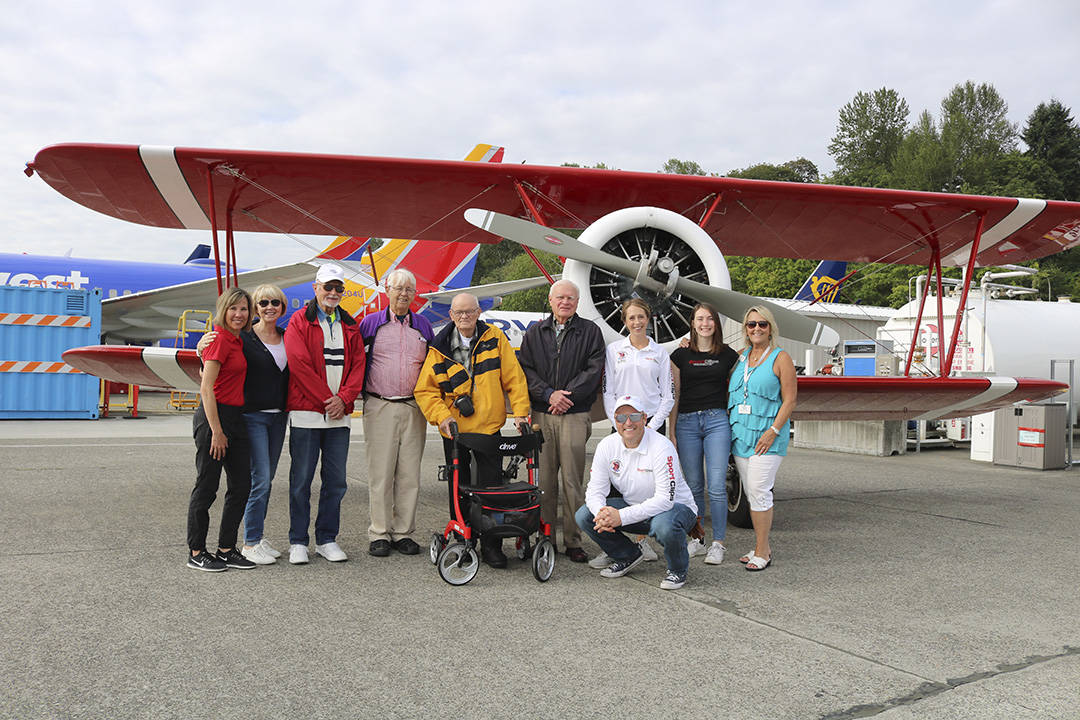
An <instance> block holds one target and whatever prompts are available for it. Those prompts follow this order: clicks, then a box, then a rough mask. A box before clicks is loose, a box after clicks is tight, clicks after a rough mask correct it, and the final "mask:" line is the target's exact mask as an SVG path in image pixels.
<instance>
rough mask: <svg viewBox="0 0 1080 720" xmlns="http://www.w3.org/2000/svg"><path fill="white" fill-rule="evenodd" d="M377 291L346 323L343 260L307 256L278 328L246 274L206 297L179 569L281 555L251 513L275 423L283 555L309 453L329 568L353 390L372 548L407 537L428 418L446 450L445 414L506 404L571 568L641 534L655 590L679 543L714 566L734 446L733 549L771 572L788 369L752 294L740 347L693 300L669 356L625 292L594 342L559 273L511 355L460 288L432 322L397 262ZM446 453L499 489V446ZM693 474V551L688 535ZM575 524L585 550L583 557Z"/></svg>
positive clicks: (302, 513)
mask: <svg viewBox="0 0 1080 720" xmlns="http://www.w3.org/2000/svg"><path fill="white" fill-rule="evenodd" d="M385 287H386V292H387V297H388V300H389V303H388V307H387V308H386V309H385V310H381V311H378V312H374V313H370V314H368V315H367V316H366V317H365V318H364V319H363V321H362V322H360V323H357V322H356V320H354V319H353V318H352V317H351V316H350V315H349V314H348V313H347V312H345V311H344V310H343V309H341V308H339V307H338V306H339V304H340V302H341V298H342V295H343V293H344V290H345V284H344V272H343V270H342V269H341V268H340V267H338V266H336V265H332V264H327V265H322V266H321V267H320V268H319V270H318V273H317V274H316V277H315V282H314V290H315V298H314V299H313V300H312V301H311V302H310V303H308V305H307V306H306V307H305V308H304V309H303V310H302V311H301V310H298V311H297V312H296V313H294V314H293V316H292V318H291V319H290V321H289V323H288V326H287V328H286V329H285V331H284V332H281V331H280V329H279V328H278V327H277V325H276V322H277V320H278V319H279V318H280V317H281V316H282V314H283V313H284V311H285V296H284V294H283V293H282V292H281V290H280V289H278V288H276V287H273V286H270V285H263V286H260V287H259V288H256V290H255V292H254V293H253V294H252V295H251V296H249V295H248V294H247V293H246V292H245V291H243V290H241V289H238V288H233V289H230V290H228V291H226V292H225V293H224V294H223V295H222V296H221V297H220V298H219V300H218V304H217V312H216V314H215V317H214V325H215V328H214V332H212V333H208V334H207V335H206V336H205V337H204V338H203V340H202V341H201V342H200V344H199V353H200V357H201V358H202V360H203V362H204V369H203V378H202V386H201V393H202V403H201V404H200V406H199V408H198V410H197V411H196V414H195V419H194V437H195V445H196V482H195V488H194V489H193V491H192V494H191V500H190V504H189V511H188V548H189V550H190V557H189V559H188V565H189V566H190V567H193V568H196V569H200V570H209V571H221V570H225V569H226V568H237V569H248V568H253V567H255V566H256V565H265V564H271V563H273V562H275V561H276V560H277V558H278V557H280V555H281V553H279V552H278V551H277V550H275V549H274V548H273V547H272V546H271V545H270V544H269V542H268V541H267V539H266V538H265V537H264V536H263V526H264V519H265V515H266V507H267V499H268V496H269V493H270V486H271V483H272V479H273V477H274V474H275V471H276V468H277V463H278V459H279V457H280V454H281V449H282V447H283V445H284V437H285V430H286V426H288V427H289V428H290V433H289V451H290V455H291V457H292V466H291V468H290V471H289V508H290V511H289V562H291V563H293V564H304V563H307V562H308V561H309V556H308V543H309V525H310V513H311V485H312V481H313V478H314V474H315V469H316V465H317V464H318V463H319V460H320V458H321V461H322V462H321V467H322V469H321V476H320V477H321V481H322V483H321V490H320V494H319V504H318V514H317V516H316V519H315V552H316V554H318V555H321V556H323V557H324V558H326V559H327V560H329V561H331V562H340V561H343V560H346V559H347V556H346V554H345V552H344V551H343V550H342V549H341V547H340V546H339V545H338V543H337V534H338V531H339V528H340V509H341V501H342V498H343V496H344V494H345V491H346V479H345V465H346V462H347V459H348V449H349V436H350V416H351V414H352V412H353V410H354V408H355V405H356V403H357V401H360V402H362V404H363V425H364V436H365V440H366V445H367V465H368V468H367V469H368V488H369V490H368V492H369V505H370V515H371V520H370V525H369V527H368V538H369V543H370V544H369V547H368V553H369V554H370V555H372V556H375V557H385V556H387V555H389V554H390V552H391V551H392V550H393V551H396V552H399V553H402V554H406V555H415V554H418V553H419V551H420V548H419V546H418V545H417V543H416V542H415V541H414V540H413V539H412V538H411V534H412V533H413V531H414V530H415V520H416V505H417V498H418V495H419V487H420V460H421V457H422V455H423V450H424V444H425V437H426V427H425V426H426V424H427V423H430V424H432V425H435V426H437V427H438V429H439V432H440V434H441V435H442V437H443V450H444V454H445V456H446V459H447V464H449V463H450V461H451V456H452V453H453V450H454V445H453V440H452V439H451V437H450V434H451V433H450V425H451V422H454V423H456V424H457V428H458V430H459V431H460V432H467V433H482V434H489V435H497V434H498V433H499V432H500V430H501V428H502V427H503V425H504V424H505V423H506V420H507V417H508V416H509V417H510V418H511V419H512V421H513V422H514V423H515V424H517V425H519V426H521V425H523V424H525V423H526V422H530V421H531V422H532V423H535V424H536V425H538V426H539V427H540V430H541V432H542V433H543V435H544V439H545V445H544V448H543V451H542V452H541V454H540V467H539V485H540V489H541V491H542V494H541V516H542V518H543V520H544V522H546V523H550V524H551V525H552V527H553V528H555V527H559V528H561V532H562V538H563V546H564V552H565V554H566V555H567V557H568V558H569V559H570V560H571V561H573V562H581V563H584V562H588V563H589V564H590V565H591V566H592V567H595V568H599V569H600V571H601V572H600V574H601V576H602V577H606V578H616V577H621V576H623V575H625V574H627V573H628V572H630V571H631V570H632V569H633V568H634V567H636V566H637V565H638V564H639V563H641V562H643V561H645V560H655V559H657V558H658V556H657V554H656V552H655V551H654V550H653V549H652V548H651V547H650V545H649V542H648V539H647V538H648V537H649V536H651V537H653V538H655V539H656V540H657V541H659V542H660V543H661V545H662V546H663V553H664V558H665V561H666V563H667V573H666V574H665V577H664V580H663V582H662V583H661V587H663V588H665V589H677V588H680V587H682V586H683V585H684V584H685V583H686V578H687V571H688V568H689V562H690V558H691V557H693V556H695V555H698V554H705V556H706V557H705V562H706V563H708V564H714V565H715V564H719V563H721V562H722V561H723V558H724V552H725V546H724V536H725V529H726V525H727V497H726V487H725V482H726V479H725V478H726V472H727V466H728V457H729V455H730V454H733V455H734V456H735V462H736V465H737V467H738V469H739V475H740V479H741V482H742V484H743V488H744V491H745V494H746V496H747V498H748V499H749V502H750V509H751V513H750V515H751V519H752V521H753V525H754V532H755V545H754V548H753V549H752V550H750V551H749V552H747V553H746V554H745V555H743V556H742V557H741V558H740V562H742V563H743V564H745V566H746V568H747V569H748V570H752V571H760V570H764V569H765V568H767V567H769V565H770V564H771V562H772V550H771V547H770V545H769V530H770V528H771V525H772V487H773V483H774V480H775V476H776V471H777V468H778V467H779V465H780V461H781V459H782V458H783V456H784V455H785V453H786V449H787V441H788V436H789V427H790V417H791V413H792V411H793V410H794V408H795V390H796V379H795V368H794V365H793V363H792V361H791V358H790V357H789V356H788V355H787V353H785V352H783V351H782V350H780V349H779V348H777V347H776V344H775V338H776V337H777V328H776V322H775V319H774V318H773V317H772V314H771V313H770V312H769V310H768V309H767V308H766V307H763V306H756V307H754V308H751V309H750V310H749V311H747V313H746V316H745V318H744V319H743V340H744V342H745V349H744V350H743V351H742V352H741V353H737V352H736V351H735V350H733V349H732V348H730V347H729V346H728V345H726V344H725V343H724V342H723V339H722V337H721V326H720V318H719V316H718V314H717V312H716V310H715V309H713V308H712V307H710V306H708V305H704V304H703V305H698V306H697V307H696V308H695V309H694V314H693V319H692V327H691V331H690V337H689V339H688V340H685V341H683V344H682V347H680V348H678V349H676V350H675V351H674V352H673V353H672V354H671V355H670V356H669V355H668V353H667V352H666V351H665V350H664V349H663V348H662V347H661V346H660V345H659V344H657V343H656V341H655V340H653V339H652V338H650V337H649V335H648V329H649V325H650V323H651V321H652V313H651V310H650V308H649V306H648V304H647V303H645V302H644V301H642V300H640V299H636V298H635V299H631V300H628V301H627V302H626V303H624V305H623V308H622V319H623V323H624V325H625V326H626V329H627V332H628V335H627V336H626V337H625V338H621V339H619V340H617V341H615V342H613V343H611V344H610V345H607V346H606V347H605V343H604V339H603V334H602V333H601V331H600V328H599V327H598V326H597V325H596V324H595V323H593V322H591V321H589V320H586V319H584V318H582V317H581V316H579V315H578V314H577V307H578V299H579V297H580V290H579V288H578V287H577V286H575V285H574V283H572V282H570V281H567V280H560V281H558V282H556V283H554V284H553V285H552V286H551V288H550V291H549V295H548V300H549V305H550V307H551V314H550V315H549V316H548V317H546V318H545V319H544V320H543V321H541V322H539V323H536V324H534V325H533V326H531V327H530V328H529V329H528V330H527V331H526V333H525V336H524V339H523V341H522V345H521V350H520V356H518V355H517V354H515V352H514V350H513V348H512V347H511V346H510V343H509V341H508V340H507V338H506V336H505V335H504V334H503V333H502V331H500V330H499V329H498V328H497V327H495V326H494V325H491V324H488V323H485V322H484V321H483V320H481V319H480V305H479V302H478V301H477V298H476V297H475V296H473V295H470V294H468V293H461V294H458V295H456V296H455V297H454V298H453V300H452V302H451V305H450V320H451V322H450V323H448V324H447V325H446V326H445V327H443V328H442V329H441V330H440V332H439V333H438V334H435V333H434V332H433V329H432V327H431V325H430V323H429V322H428V321H427V320H425V319H424V318H423V317H421V316H419V315H417V314H416V313H414V312H412V311H410V309H409V308H410V306H411V304H412V301H413V298H414V296H415V293H416V278H415V277H414V276H413V275H412V273H410V272H409V271H407V270H404V269H400V268H399V269H397V270H395V271H393V272H392V273H390V274H389V276H388V277H387V278H386V280H385ZM255 317H257V322H256V323H255V324H253V318H255ZM601 395H602V397H603V407H604V410H605V414H606V415H607V417H608V418H609V420H610V421H611V422H612V424H613V426H614V428H615V433H613V434H611V435H609V436H608V437H605V438H604V439H603V440H601V441H600V443H599V444H598V446H597V447H596V451H595V453H594V457H593V462H592V465H591V467H590V468H589V469H588V471H586V465H585V461H586V452H585V449H586V443H587V442H588V440H589V437H590V435H591V433H592V427H593V426H592V418H591V414H590V411H591V410H592V407H593V405H594V403H595V402H596V401H597V399H598V397H599V396H601ZM458 454H459V458H460V465H459V467H460V471H459V472H460V478H459V479H460V481H461V482H462V483H466V484H468V483H473V484H479V485H496V484H501V482H502V478H501V466H500V462H501V458H500V457H498V456H487V455H485V454H483V453H480V452H476V451H471V452H470V451H469V450H467V449H465V448H461V447H459V448H458ZM222 469H224V470H225V474H226V480H227V490H226V495H225V502H224V507H223V509H222V516H221V527H220V530H219V535H218V545H217V550H216V551H215V552H210V551H209V550H207V549H206V535H207V532H208V525H209V513H208V510H209V507H210V505H211V504H212V503H213V501H214V499H215V497H216V493H217V490H218V485H219V482H220V475H221V471H222ZM473 472H475V477H473V475H472V473H473ZM706 478H707V482H706ZM706 487H707V492H708V497H709V506H710V510H711V517H712V543H711V544H710V545H709V546H706V545H705V543H704V542H702V539H703V537H704V530H703V523H702V521H703V519H704V515H705V512H704V510H705V494H706ZM560 514H561V524H560V523H559V516H560ZM241 518H242V519H243V521H244V539H243V540H244V541H243V544H242V546H241V547H239V548H238V547H237V536H238V533H239V524H240V520H241ZM583 534H585V535H588V536H589V537H590V538H592V540H593V541H594V542H596V544H597V545H598V546H599V547H600V549H601V554H600V555H598V556H597V557H594V558H593V559H592V560H590V559H589V557H588V555H587V554H586V552H585V550H584V549H583V548H582V536H583ZM501 545H502V542H501V540H500V539H496V540H490V539H487V538H483V537H482V538H481V545H480V551H481V557H482V559H483V561H484V562H485V563H486V564H488V565H490V566H492V567H496V568H499V567H505V566H506V564H507V559H506V555H505V553H504V552H503V549H502V547H501Z"/></svg>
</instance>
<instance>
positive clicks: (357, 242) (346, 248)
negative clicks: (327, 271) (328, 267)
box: [316, 235, 371, 262]
mask: <svg viewBox="0 0 1080 720" xmlns="http://www.w3.org/2000/svg"><path fill="white" fill-rule="evenodd" d="M370 244H371V238H361V237H347V236H345V235H338V236H337V237H336V238H334V241H333V242H331V243H330V244H329V245H327V246H326V249H325V250H323V251H322V252H321V253H319V254H318V255H317V256H316V257H320V258H323V259H325V260H352V261H356V262H361V261H363V260H364V258H365V257H367V249H368V245H370Z"/></svg>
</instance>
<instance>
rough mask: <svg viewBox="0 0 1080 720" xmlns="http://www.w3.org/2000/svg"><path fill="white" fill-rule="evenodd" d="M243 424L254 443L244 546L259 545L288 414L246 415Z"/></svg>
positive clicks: (250, 413)
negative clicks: (245, 425)
mask: <svg viewBox="0 0 1080 720" xmlns="http://www.w3.org/2000/svg"><path fill="white" fill-rule="evenodd" d="M244 422H245V423H246V424H247V431H248V440H249V441H250V443H251V493H250V494H249V495H248V501H247V507H246V508H244V544H245V545H258V544H259V541H260V540H262V536H263V521H264V520H265V519H266V504H267V503H268V502H269V501H270V485H271V484H272V483H273V481H274V474H275V473H277V465H278V459H279V458H280V457H281V446H282V445H284V444H285V427H286V425H288V422H289V413H287V412H276V413H268V412H249V413H244Z"/></svg>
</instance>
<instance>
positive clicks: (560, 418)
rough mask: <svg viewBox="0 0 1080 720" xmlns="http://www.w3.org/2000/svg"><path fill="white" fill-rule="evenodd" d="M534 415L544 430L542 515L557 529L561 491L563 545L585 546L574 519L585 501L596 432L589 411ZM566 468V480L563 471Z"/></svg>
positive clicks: (541, 472)
mask: <svg viewBox="0 0 1080 720" xmlns="http://www.w3.org/2000/svg"><path fill="white" fill-rule="evenodd" d="M533 418H534V419H535V420H536V421H537V424H538V425H539V426H540V431H541V432H542V433H544V449H543V451H541V453H540V490H542V491H543V496H542V497H541V500H540V515H541V517H543V519H544V522H546V523H551V525H552V538H551V539H552V541H553V542H554V541H555V532H554V528H555V525H556V522H557V518H558V513H559V494H560V491H561V493H562V528H563V544H564V546H565V547H567V548H575V547H581V530H580V529H579V528H578V526H577V522H576V521H575V519H574V515H575V513H577V510H578V508H579V507H581V506H582V504H584V502H585V480H584V478H585V443H586V442H588V440H589V436H590V435H591V434H592V419H591V418H590V417H589V413H587V412H583V413H572V414H569V415H549V414H548V413H541V412H536V411H533ZM560 470H561V471H562V482H560V481H559V471H560Z"/></svg>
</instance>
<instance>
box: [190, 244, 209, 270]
mask: <svg viewBox="0 0 1080 720" xmlns="http://www.w3.org/2000/svg"><path fill="white" fill-rule="evenodd" d="M208 259H210V246H209V245H206V244H205V243H199V244H198V245H196V246H195V249H194V250H192V251H191V254H190V255H188V257H187V260H185V261H184V264H185V265H188V264H191V263H197V262H198V261H200V260H208Z"/></svg>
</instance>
